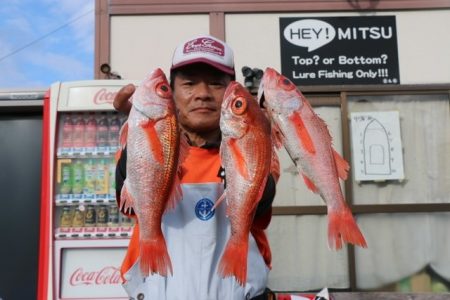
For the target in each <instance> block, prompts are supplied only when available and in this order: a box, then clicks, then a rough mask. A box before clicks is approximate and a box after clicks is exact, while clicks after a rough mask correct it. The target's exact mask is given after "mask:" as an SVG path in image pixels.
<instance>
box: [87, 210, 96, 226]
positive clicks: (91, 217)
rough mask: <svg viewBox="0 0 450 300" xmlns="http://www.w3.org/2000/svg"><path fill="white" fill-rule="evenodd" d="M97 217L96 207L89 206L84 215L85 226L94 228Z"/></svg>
mask: <svg viewBox="0 0 450 300" xmlns="http://www.w3.org/2000/svg"><path fill="white" fill-rule="evenodd" d="M95 215H96V213H95V207H94V206H93V205H88V206H87V207H86V213H85V215H84V226H88V227H94V226H95V219H96V217H95Z"/></svg>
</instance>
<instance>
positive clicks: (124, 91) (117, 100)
mask: <svg viewBox="0 0 450 300" xmlns="http://www.w3.org/2000/svg"><path fill="white" fill-rule="evenodd" d="M135 89H136V88H135V87H134V85H133V84H132V83H130V84H127V85H126V86H124V87H122V88H121V89H120V90H119V91H118V92H117V94H116V96H115V97H114V102H113V106H114V108H115V109H116V110H117V111H120V112H123V113H126V114H128V113H129V112H130V110H131V102H130V101H128V100H129V99H130V98H131V96H132V95H133V93H134V90H135Z"/></svg>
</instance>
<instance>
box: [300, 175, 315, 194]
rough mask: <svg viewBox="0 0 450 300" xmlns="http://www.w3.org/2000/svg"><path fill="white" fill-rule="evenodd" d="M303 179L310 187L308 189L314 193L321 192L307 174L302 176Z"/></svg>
mask: <svg viewBox="0 0 450 300" xmlns="http://www.w3.org/2000/svg"><path fill="white" fill-rule="evenodd" d="M302 177H303V181H304V182H305V184H306V186H307V187H308V189H310V190H311V191H313V192H314V193H318V192H319V190H318V189H317V187H316V185H315V184H314V183H313V182H312V180H311V179H309V177H308V176H306V175H305V174H302Z"/></svg>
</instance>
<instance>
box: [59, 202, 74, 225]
mask: <svg viewBox="0 0 450 300" xmlns="http://www.w3.org/2000/svg"><path fill="white" fill-rule="evenodd" d="M72 217H73V216H72V208H71V207H70V206H64V207H63V209H62V213H61V219H60V223H59V226H60V227H64V228H67V227H71V226H72Z"/></svg>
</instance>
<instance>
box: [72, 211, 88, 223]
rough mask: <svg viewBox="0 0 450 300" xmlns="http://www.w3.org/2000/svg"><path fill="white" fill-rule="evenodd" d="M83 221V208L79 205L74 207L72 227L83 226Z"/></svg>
mask: <svg viewBox="0 0 450 300" xmlns="http://www.w3.org/2000/svg"><path fill="white" fill-rule="evenodd" d="M84 221H85V213H84V209H81V208H80V207H79V206H78V207H77V208H75V212H74V214H73V221H72V227H84Z"/></svg>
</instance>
